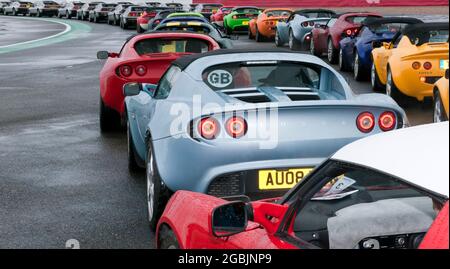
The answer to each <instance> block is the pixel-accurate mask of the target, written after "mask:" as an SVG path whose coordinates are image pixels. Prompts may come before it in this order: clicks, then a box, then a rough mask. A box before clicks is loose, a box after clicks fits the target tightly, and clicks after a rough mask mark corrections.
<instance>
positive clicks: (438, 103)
mask: <svg viewBox="0 0 450 269" xmlns="http://www.w3.org/2000/svg"><path fill="white" fill-rule="evenodd" d="M443 121H448V118H447V114H446V113H445V108H444V105H443V103H442V99H441V95H440V94H439V91H438V90H435V91H434V98H433V122H443Z"/></svg>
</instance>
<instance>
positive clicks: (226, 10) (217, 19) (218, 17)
mask: <svg viewBox="0 0 450 269" xmlns="http://www.w3.org/2000/svg"><path fill="white" fill-rule="evenodd" d="M232 9H233V7H232V6H224V7H221V8H219V10H217V12H216V13H214V14H212V15H211V19H210V20H211V22H212V23H215V24H216V25H218V26H220V27H223V17H225V16H226V15H228V14H230V12H231V10H232Z"/></svg>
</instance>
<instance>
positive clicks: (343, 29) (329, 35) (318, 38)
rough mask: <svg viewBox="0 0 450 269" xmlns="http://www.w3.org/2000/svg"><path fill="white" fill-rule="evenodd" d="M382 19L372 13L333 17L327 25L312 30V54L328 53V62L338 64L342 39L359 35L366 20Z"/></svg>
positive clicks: (345, 14)
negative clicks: (358, 32)
mask: <svg viewBox="0 0 450 269" xmlns="http://www.w3.org/2000/svg"><path fill="white" fill-rule="evenodd" d="M380 17H382V15H380V14H378V13H372V12H361V13H344V14H339V15H336V16H333V17H332V18H331V19H330V20H329V21H328V23H326V24H316V25H315V27H314V29H313V30H312V38H313V40H312V41H311V53H312V54H313V55H316V56H320V55H322V54H324V53H327V56H328V61H329V62H330V63H336V62H337V60H338V56H339V55H338V53H339V49H340V46H339V42H340V41H341V39H342V38H343V37H347V36H352V35H355V34H357V31H358V30H359V29H360V28H361V25H362V23H363V22H364V21H365V20H366V19H368V18H380Z"/></svg>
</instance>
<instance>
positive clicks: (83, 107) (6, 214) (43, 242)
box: [0, 16, 448, 248]
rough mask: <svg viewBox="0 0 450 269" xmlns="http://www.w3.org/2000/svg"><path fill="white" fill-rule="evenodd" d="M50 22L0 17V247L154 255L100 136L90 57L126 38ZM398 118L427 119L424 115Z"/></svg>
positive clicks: (116, 153)
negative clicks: (73, 244)
mask: <svg viewBox="0 0 450 269" xmlns="http://www.w3.org/2000/svg"><path fill="white" fill-rule="evenodd" d="M447 19H448V18H447ZM54 21H58V20H56V19H54ZM59 21H60V22H65V23H67V24H66V25H64V24H59V23H55V22H51V21H48V20H37V19H33V21H30V19H21V18H11V17H4V16H0V96H1V97H0V248H65V247H66V242H67V241H68V240H70V239H76V240H77V241H78V242H79V244H80V247H81V248H153V247H154V235H153V234H152V233H151V232H150V229H149V227H148V224H147V220H146V217H147V213H146V199H145V179H144V175H143V174H136V175H130V174H129V173H128V170H127V155H126V150H127V149H126V136H125V134H123V133H114V134H110V135H101V134H100V131H99V121H98V100H99V88H98V85H99V81H98V74H99V71H100V69H101V68H102V65H103V62H101V61H98V60H97V59H96V56H95V55H96V52H97V51H98V50H108V51H116V52H117V51H119V50H120V48H121V46H122V44H123V42H124V41H125V39H126V38H127V37H128V36H130V35H131V34H133V33H134V32H133V31H131V30H130V31H123V30H121V29H120V28H118V27H113V26H109V25H106V24H90V23H87V22H78V21H74V20H72V21H64V20H59ZM30 25H32V27H30ZM58 34H60V35H59V36H58ZM235 45H236V47H240V48H250V47H256V46H258V47H274V45H273V43H271V42H269V43H259V44H257V43H256V42H254V41H250V40H247V38H246V37H245V36H240V38H239V40H237V41H235ZM345 76H346V77H347V78H348V81H349V82H350V84H351V86H352V87H353V89H354V90H355V91H356V92H357V93H366V92H370V85H369V83H357V82H355V81H353V79H351V76H350V75H347V74H346V75H345ZM407 112H408V115H409V117H410V121H411V123H413V124H422V123H426V122H430V121H431V116H432V115H431V108H425V109H424V108H422V106H421V105H420V104H418V105H416V106H414V107H412V108H410V109H408V111H407Z"/></svg>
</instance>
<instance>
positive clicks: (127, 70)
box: [119, 65, 133, 77]
mask: <svg viewBox="0 0 450 269" xmlns="http://www.w3.org/2000/svg"><path fill="white" fill-rule="evenodd" d="M119 71H120V74H121V75H122V76H124V77H129V76H131V75H132V74H133V68H131V66H129V65H122V66H121V67H119Z"/></svg>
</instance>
